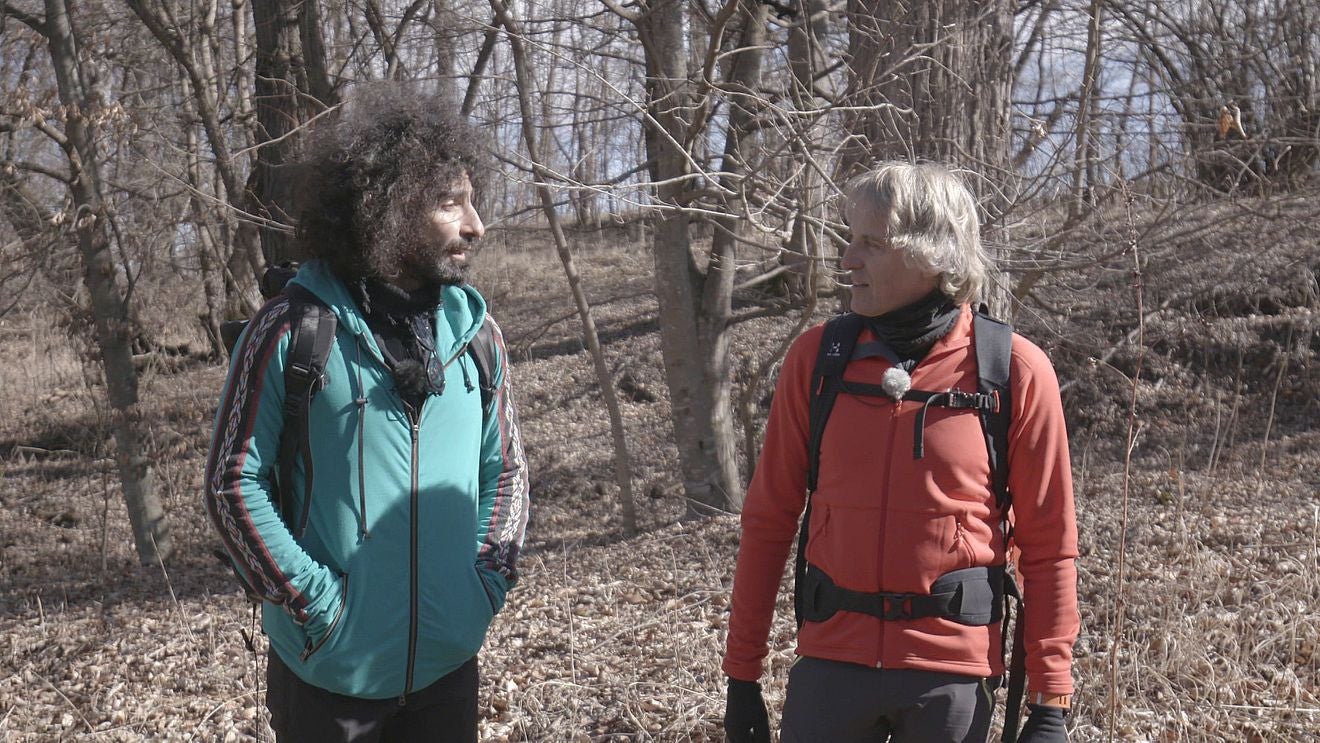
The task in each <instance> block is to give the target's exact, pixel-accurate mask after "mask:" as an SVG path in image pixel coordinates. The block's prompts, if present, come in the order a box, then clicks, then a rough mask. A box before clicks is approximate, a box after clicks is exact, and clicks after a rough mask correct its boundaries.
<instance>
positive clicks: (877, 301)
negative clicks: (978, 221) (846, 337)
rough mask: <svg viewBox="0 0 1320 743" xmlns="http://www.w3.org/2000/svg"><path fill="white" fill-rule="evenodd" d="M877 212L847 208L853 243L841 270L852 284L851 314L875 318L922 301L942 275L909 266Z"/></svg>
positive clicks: (844, 258) (847, 250) (844, 252)
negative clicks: (890, 237)
mask: <svg viewBox="0 0 1320 743" xmlns="http://www.w3.org/2000/svg"><path fill="white" fill-rule="evenodd" d="M877 212H878V210H877V209H873V208H868V207H866V206H856V205H850V206H849V207H848V214H847V216H848V224H849V225H850V226H851V227H852V239H851V240H850V241H848V248H847V249H846V250H844V251H843V260H842V261H841V263H840V266H841V267H842V268H843V269H844V270H845V271H847V272H848V273H849V279H850V281H851V283H852V311H853V312H856V313H857V314H859V315H864V316H866V317H876V316H878V315H883V314H885V313H886V312H892V311H893V310H896V309H899V308H900V307H906V306H907V305H909V304H912V303H913V302H915V301H917V300H918V299H921V298H922V297H924V296H926V295H927V294H930V293H931V292H932V291H934V290H935V287H936V285H937V284H938V283H939V274H938V273H931V272H928V271H924V270H922V269H919V268H915V267H913V266H910V265H908V263H907V261H906V260H905V259H904V256H903V253H902V252H901V251H899V250H897V249H895V248H894V245H893V243H892V242H891V241H890V239H889V226H888V224H886V219H885V218H884V217H883V216H882V215H880V214H878V213H877Z"/></svg>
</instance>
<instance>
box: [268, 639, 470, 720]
mask: <svg viewBox="0 0 1320 743" xmlns="http://www.w3.org/2000/svg"><path fill="white" fill-rule="evenodd" d="M266 707H267V708H269V709H270V725H271V727H272V728H274V729H275V739H276V740H277V741H278V742H279V743H476V740H477V659H476V658H475V657H473V658H472V660H469V661H468V662H467V663H464V664H463V665H461V666H459V667H458V668H457V669H456V670H455V671H453V672H452V673H450V674H449V675H448V676H445V677H443V678H441V679H440V680H438V681H436V682H435V683H433V684H431V685H430V686H428V687H426V688H425V689H421V690H419V691H415V692H413V693H411V694H409V695H408V697H407V698H406V699H405V700H404V704H399V700H398V699H397V698H394V699H359V698H357V697H346V696H343V695H342V694H332V693H331V692H328V691H326V690H325V689H322V688H320V687H316V686H312V685H311V684H309V683H307V682H306V681H303V680H302V679H300V678H298V677H297V676H296V675H295V674H294V673H293V671H291V670H289V667H288V666H286V665H284V662H283V661H281V660H280V658H279V656H278V655H276V654H275V651H273V650H272V651H271V652H270V663H269V669H268V671H267V673H266Z"/></svg>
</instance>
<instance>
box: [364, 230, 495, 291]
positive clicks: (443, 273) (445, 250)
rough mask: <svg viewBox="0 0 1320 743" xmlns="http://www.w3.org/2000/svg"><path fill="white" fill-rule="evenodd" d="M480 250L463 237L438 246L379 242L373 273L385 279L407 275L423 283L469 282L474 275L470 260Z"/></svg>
mask: <svg viewBox="0 0 1320 743" xmlns="http://www.w3.org/2000/svg"><path fill="white" fill-rule="evenodd" d="M475 252H476V250H475V248H474V246H473V244H472V242H470V241H468V240H464V239H462V238H456V239H454V240H450V241H448V242H446V243H444V244H443V245H439V246H437V245H435V244H434V243H428V242H425V241H422V240H416V241H408V242H407V243H400V242H394V243H392V244H390V245H388V246H387V245H379V244H378V245H377V246H376V250H375V251H374V259H375V260H373V261H372V263H373V265H372V269H373V273H374V274H375V275H376V276H378V277H380V278H383V279H385V280H387V281H388V280H391V279H398V278H406V279H412V280H415V281H418V282H420V283H421V284H422V285H423V286H451V285H460V284H466V283H467V281H468V279H469V278H470V277H471V275H472V267H471V266H469V265H468V262H467V259H469V258H471V257H472V255H473V254H474V253H475Z"/></svg>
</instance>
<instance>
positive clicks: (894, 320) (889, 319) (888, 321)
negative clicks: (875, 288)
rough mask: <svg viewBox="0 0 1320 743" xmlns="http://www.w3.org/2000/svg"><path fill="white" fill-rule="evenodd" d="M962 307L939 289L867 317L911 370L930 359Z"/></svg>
mask: <svg viewBox="0 0 1320 743" xmlns="http://www.w3.org/2000/svg"><path fill="white" fill-rule="evenodd" d="M958 312H959V307H958V305H957V304H955V303H954V301H953V300H952V299H950V298H949V297H948V295H946V294H945V293H944V292H942V291H940V290H939V289H936V290H935V291H933V292H931V293H930V294H927V295H926V296H924V297H922V298H921V299H918V300H917V301H915V302H913V303H912V304H909V305H907V306H906V307H900V308H898V309H896V310H893V311H891V312H886V313H885V314H883V315H880V316H878V317H871V318H868V319H867V324H868V325H869V326H870V328H871V332H873V333H875V335H876V337H877V338H879V339H880V340H882V341H884V342H885V343H886V344H887V345H888V346H889V347H890V348H891V349H893V351H894V353H895V354H897V355H898V358H899V361H900V362H902V363H901V364H900V366H902V367H904V368H905V369H906V370H907V371H911V370H912V367H914V366H916V365H917V364H918V363H920V362H921V360H922V359H924V358H926V354H927V353H929V352H930V349H931V347H932V346H934V345H935V342H936V341H938V340H939V339H940V338H943V337H944V335H945V334H946V333H948V332H949V330H950V329H952V328H953V323H954V322H955V321H956V320H957V319H958Z"/></svg>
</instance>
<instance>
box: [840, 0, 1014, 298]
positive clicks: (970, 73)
mask: <svg viewBox="0 0 1320 743" xmlns="http://www.w3.org/2000/svg"><path fill="white" fill-rule="evenodd" d="M848 21H849V44H848V46H849V53H850V60H851V68H850V76H849V84H848V95H847V98H846V101H847V103H848V104H849V106H851V107H852V108H851V109H850V110H851V111H852V113H851V114H850V115H849V121H850V123H849V128H848V132H849V133H850V134H854V135H860V136H858V137H856V138H855V139H854V140H853V141H852V143H851V144H850V145H849V146H848V147H847V148H846V149H845V150H844V152H843V156H842V158H841V164H840V169H839V174H840V175H841V176H842V177H849V176H852V175H854V174H856V173H857V172H860V171H864V170H865V169H866V168H868V167H869V166H870V165H871V164H872V163H873V162H874V161H876V160H887V159H898V160H909V161H912V160H921V159H927V160H934V161H937V162H942V163H946V164H948V165H951V166H954V167H960V168H967V169H968V170H971V171H972V172H974V173H975V174H976V177H973V178H967V179H966V180H967V185H968V186H969V187H970V188H971V189H972V191H973V193H975V194H976V195H977V196H978V200H979V201H980V203H981V206H982V208H983V209H984V210H985V212H986V215H987V219H986V220H985V221H984V224H985V228H984V229H985V231H986V232H987V233H988V235H989V236H990V237H991V239H990V240H989V242H990V243H992V244H998V245H1008V244H1010V239H1009V236H1008V235H1007V234H1006V233H1005V232H1004V227H1003V226H1002V225H1001V224H1000V223H999V216H1000V214H1001V212H1002V210H1003V208H1004V206H1005V203H1006V198H1005V185H1006V184H1005V182H1004V179H1003V178H1002V174H1004V173H1009V172H1010V170H1009V167H1010V153H1009V142H1010V140H1011V136H1010V134H1011V132H1010V130H1009V112H1010V109H1011V103H1012V101H1011V95H1010V93H1011V91H1012V83H1013V58H1012V45H1013V13H1012V7H1011V5H1010V4H1009V3H1008V2H1007V0H948V1H947V2H929V3H907V4H901V3H887V2H882V0H849V2H848ZM997 257H1001V258H1002V256H997ZM986 292H987V295H986V296H985V297H983V298H984V299H986V300H988V302H989V304H990V306H991V309H992V311H993V312H995V313H996V314H998V315H999V316H1001V317H1006V318H1008V317H1010V315H1011V311H1012V305H1011V303H1010V301H1009V294H1008V292H1007V282H1004V281H1001V282H991V283H990V285H989V286H987V287H986Z"/></svg>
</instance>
